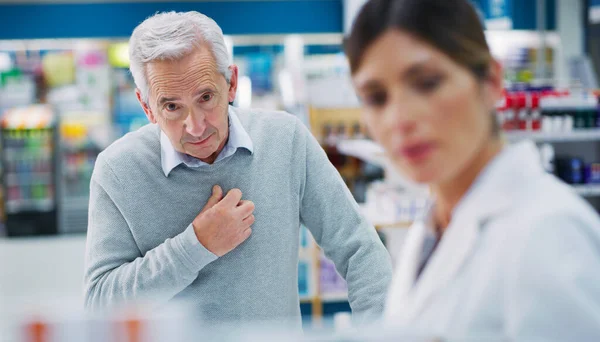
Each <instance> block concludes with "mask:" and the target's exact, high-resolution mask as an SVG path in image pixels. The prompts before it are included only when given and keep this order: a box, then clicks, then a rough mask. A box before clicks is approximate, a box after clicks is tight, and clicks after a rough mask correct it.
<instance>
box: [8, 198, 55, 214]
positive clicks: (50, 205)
mask: <svg viewBox="0 0 600 342" xmlns="http://www.w3.org/2000/svg"><path fill="white" fill-rule="evenodd" d="M52 209H54V200H52V199H49V198H47V199H38V200H8V201H6V212H7V213H9V214H15V213H19V212H23V211H43V212H47V211H51V210H52Z"/></svg>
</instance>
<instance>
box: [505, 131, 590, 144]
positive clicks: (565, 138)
mask: <svg viewBox="0 0 600 342" xmlns="http://www.w3.org/2000/svg"><path fill="white" fill-rule="evenodd" d="M505 135H506V138H507V139H508V141H510V142H517V141H521V140H533V141H536V142H575V141H600V129H597V128H594V129H589V128H588V129H576V130H573V131H571V132H556V133H548V132H530V131H509V132H505Z"/></svg>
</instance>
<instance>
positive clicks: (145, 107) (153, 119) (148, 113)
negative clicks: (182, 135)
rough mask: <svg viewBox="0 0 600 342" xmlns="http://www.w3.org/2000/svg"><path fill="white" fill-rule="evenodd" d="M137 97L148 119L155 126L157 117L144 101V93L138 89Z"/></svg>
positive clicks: (136, 90)
mask: <svg viewBox="0 0 600 342" xmlns="http://www.w3.org/2000/svg"><path fill="white" fill-rule="evenodd" d="M135 96H136V97H137V99H138V102H139V103H140V106H142V109H143V110H144V113H146V117H147V118H148V120H149V121H150V122H152V123H153V124H155V123H156V122H157V120H156V117H155V116H154V114H153V113H152V110H151V109H150V107H149V106H148V104H147V103H146V102H145V101H144V100H143V99H142V92H141V91H140V90H139V89H137V88H136V89H135Z"/></svg>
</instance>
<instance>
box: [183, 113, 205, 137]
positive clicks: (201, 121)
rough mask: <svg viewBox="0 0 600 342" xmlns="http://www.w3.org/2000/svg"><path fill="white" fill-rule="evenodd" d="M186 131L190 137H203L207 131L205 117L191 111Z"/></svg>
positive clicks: (187, 119) (186, 121)
mask: <svg viewBox="0 0 600 342" xmlns="http://www.w3.org/2000/svg"><path fill="white" fill-rule="evenodd" d="M185 129H186V132H187V133H188V134H189V135H192V136H195V137H201V136H202V134H204V131H205V130H206V121H205V115H204V114H202V113H199V112H195V111H193V110H192V111H190V113H189V115H188V116H187V118H186V119H185Z"/></svg>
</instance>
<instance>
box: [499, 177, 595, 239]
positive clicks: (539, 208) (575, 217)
mask: <svg viewBox="0 0 600 342" xmlns="http://www.w3.org/2000/svg"><path fill="white" fill-rule="evenodd" d="M510 221H512V222H513V223H514V229H513V231H514V234H518V235H530V234H534V235H537V234H549V233H552V234H563V233H568V234H571V233H573V230H576V231H580V232H581V233H584V234H586V235H589V236H595V237H596V238H597V239H598V241H599V242H600V216H599V215H598V213H597V212H596V210H595V209H594V208H593V207H592V206H591V205H590V204H589V203H588V202H587V201H586V200H585V199H583V198H582V197H581V196H580V195H579V194H577V192H576V191H575V189H574V188H573V187H572V186H571V185H568V184H565V183H563V182H562V181H560V180H558V179H557V178H556V177H554V176H552V175H544V176H543V177H542V178H541V179H539V180H538V181H536V182H535V183H533V184H531V186H527V187H524V188H522V190H521V193H520V194H518V200H517V201H516V202H515V203H514V206H513V210H512V212H511V215H510Z"/></svg>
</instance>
